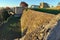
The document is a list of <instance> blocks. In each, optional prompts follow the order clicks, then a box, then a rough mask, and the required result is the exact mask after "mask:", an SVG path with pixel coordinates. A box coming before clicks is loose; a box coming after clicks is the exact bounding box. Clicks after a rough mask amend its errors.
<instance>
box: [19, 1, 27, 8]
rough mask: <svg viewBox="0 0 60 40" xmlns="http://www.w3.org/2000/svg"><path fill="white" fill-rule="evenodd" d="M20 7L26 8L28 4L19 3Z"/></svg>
mask: <svg viewBox="0 0 60 40" xmlns="http://www.w3.org/2000/svg"><path fill="white" fill-rule="evenodd" d="M20 7H24V8H28V4H27V3H26V2H21V3H20Z"/></svg>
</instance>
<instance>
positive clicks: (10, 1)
mask: <svg viewBox="0 0 60 40" xmlns="http://www.w3.org/2000/svg"><path fill="white" fill-rule="evenodd" d="M21 1H24V2H26V3H28V4H29V6H31V5H40V3H41V2H45V3H48V4H49V5H50V6H56V5H57V4H58V2H60V0H0V7H6V6H9V7H16V6H19V4H20V3H21Z"/></svg>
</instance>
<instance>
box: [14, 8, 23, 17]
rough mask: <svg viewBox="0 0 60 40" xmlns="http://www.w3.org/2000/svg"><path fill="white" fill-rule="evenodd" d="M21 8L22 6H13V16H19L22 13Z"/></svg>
mask: <svg viewBox="0 0 60 40" xmlns="http://www.w3.org/2000/svg"><path fill="white" fill-rule="evenodd" d="M23 10H24V8H22V7H15V8H13V12H14V14H15V15H14V16H15V17H19V16H21V14H22V13H23Z"/></svg>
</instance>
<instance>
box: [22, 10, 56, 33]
mask: <svg viewBox="0 0 60 40" xmlns="http://www.w3.org/2000/svg"><path fill="white" fill-rule="evenodd" d="M54 16H55V15H53V14H48V13H43V12H37V11H33V10H28V11H25V12H24V14H23V15H22V18H21V30H22V32H24V33H25V32H26V31H27V33H29V32H31V31H33V30H35V29H36V28H37V27H38V26H43V25H46V24H47V23H49V21H50V20H51V19H52V18H53V17H54Z"/></svg>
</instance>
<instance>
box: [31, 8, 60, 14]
mask: <svg viewBox="0 0 60 40" xmlns="http://www.w3.org/2000/svg"><path fill="white" fill-rule="evenodd" d="M31 10H35V11H39V12H45V13H50V14H58V13H60V10H53V9H46V8H40V9H38V8H31Z"/></svg>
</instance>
